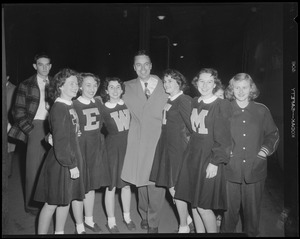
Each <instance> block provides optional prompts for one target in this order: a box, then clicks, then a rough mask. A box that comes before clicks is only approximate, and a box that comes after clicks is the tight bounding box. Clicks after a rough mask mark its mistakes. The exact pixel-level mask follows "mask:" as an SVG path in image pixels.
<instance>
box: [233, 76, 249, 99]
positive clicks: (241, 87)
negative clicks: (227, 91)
mask: <svg viewBox="0 0 300 239" xmlns="http://www.w3.org/2000/svg"><path fill="white" fill-rule="evenodd" d="M250 92H251V86H250V82H249V81H248V80H241V81H235V82H234V83H233V94H234V96H235V98H236V100H237V101H240V102H248V101H249V95H250Z"/></svg>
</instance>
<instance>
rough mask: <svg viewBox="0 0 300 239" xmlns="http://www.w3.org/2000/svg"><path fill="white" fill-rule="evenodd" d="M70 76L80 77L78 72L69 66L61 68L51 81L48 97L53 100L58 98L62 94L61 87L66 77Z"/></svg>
mask: <svg viewBox="0 0 300 239" xmlns="http://www.w3.org/2000/svg"><path fill="white" fill-rule="evenodd" d="M70 76H76V77H77V78H78V72H77V71H75V70H72V69H69V68H64V69H62V70H60V71H59V72H58V73H56V75H55V76H54V77H53V80H51V81H50V85H49V94H48V97H49V98H50V100H51V101H52V102H54V101H55V100H56V98H58V97H59V96H60V94H61V90H60V87H61V86H63V85H64V84H65V82H66V79H67V78H69V77H70Z"/></svg>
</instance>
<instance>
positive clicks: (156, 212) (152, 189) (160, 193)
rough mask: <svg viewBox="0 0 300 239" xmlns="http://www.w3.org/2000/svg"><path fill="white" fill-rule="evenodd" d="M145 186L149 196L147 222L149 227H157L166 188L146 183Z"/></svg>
mask: <svg viewBox="0 0 300 239" xmlns="http://www.w3.org/2000/svg"><path fill="white" fill-rule="evenodd" d="M147 188H148V196H149V210H148V224H149V226H150V227H158V225H159V221H160V218H161V215H162V209H163V205H164V203H165V200H166V199H165V195H166V189H165V188H164V187H156V186H155V185H148V186H147Z"/></svg>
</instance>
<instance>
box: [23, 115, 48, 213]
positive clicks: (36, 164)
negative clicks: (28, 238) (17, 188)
mask: <svg viewBox="0 0 300 239" xmlns="http://www.w3.org/2000/svg"><path fill="white" fill-rule="evenodd" d="M33 125H34V129H33V130H32V132H31V133H30V135H29V137H28V142H27V153H26V172H25V177H26V179H25V181H26V182H25V209H26V210H36V209H37V207H38V206H39V205H40V204H39V203H37V202H35V201H33V196H34V193H35V187H36V183H37V179H38V176H39V175H38V173H39V170H40V168H41V165H42V162H43V159H44V155H45V152H46V150H45V147H44V145H43V144H42V140H43V139H44V137H45V135H46V132H45V129H44V125H43V121H42V120H34V121H33Z"/></svg>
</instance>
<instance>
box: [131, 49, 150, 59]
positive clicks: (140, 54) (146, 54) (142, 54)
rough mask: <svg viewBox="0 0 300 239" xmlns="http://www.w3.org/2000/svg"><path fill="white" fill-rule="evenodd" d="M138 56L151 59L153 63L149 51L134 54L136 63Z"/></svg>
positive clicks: (139, 51)
mask: <svg viewBox="0 0 300 239" xmlns="http://www.w3.org/2000/svg"><path fill="white" fill-rule="evenodd" d="M137 56H147V57H148V58H149V59H150V62H151V58H150V55H149V52H148V51H147V50H138V51H137V52H136V53H135V54H134V57H133V59H134V61H135V58H136V57H137Z"/></svg>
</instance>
